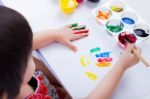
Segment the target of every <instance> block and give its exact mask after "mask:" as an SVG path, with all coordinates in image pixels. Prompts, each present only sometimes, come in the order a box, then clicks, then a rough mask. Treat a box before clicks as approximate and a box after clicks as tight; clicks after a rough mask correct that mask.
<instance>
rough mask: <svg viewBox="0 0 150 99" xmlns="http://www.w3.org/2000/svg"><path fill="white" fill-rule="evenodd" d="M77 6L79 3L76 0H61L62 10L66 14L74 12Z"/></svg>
mask: <svg viewBox="0 0 150 99" xmlns="http://www.w3.org/2000/svg"><path fill="white" fill-rule="evenodd" d="M77 5H78V3H77V1H76V0H60V7H61V10H62V11H63V12H64V13H66V14H70V13H72V12H74V10H75V9H76V7H77Z"/></svg>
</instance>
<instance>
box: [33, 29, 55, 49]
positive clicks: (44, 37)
mask: <svg viewBox="0 0 150 99" xmlns="http://www.w3.org/2000/svg"><path fill="white" fill-rule="evenodd" d="M55 36H56V30H46V31H42V32H38V33H34V35H33V46H32V49H33V50H35V49H39V48H41V47H43V46H45V45H47V44H49V43H52V42H54V41H55Z"/></svg>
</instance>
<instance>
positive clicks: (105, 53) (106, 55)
mask: <svg viewBox="0 0 150 99" xmlns="http://www.w3.org/2000/svg"><path fill="white" fill-rule="evenodd" d="M110 53H111V52H103V53H100V54H96V55H95V57H96V58H99V57H105V58H109V57H110Z"/></svg>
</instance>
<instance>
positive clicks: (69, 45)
mask: <svg viewBox="0 0 150 99" xmlns="http://www.w3.org/2000/svg"><path fill="white" fill-rule="evenodd" d="M63 44H64V45H65V46H66V47H68V48H70V49H71V50H73V51H77V47H76V46H74V45H73V44H72V43H71V42H70V41H68V40H66V41H64V42H63Z"/></svg>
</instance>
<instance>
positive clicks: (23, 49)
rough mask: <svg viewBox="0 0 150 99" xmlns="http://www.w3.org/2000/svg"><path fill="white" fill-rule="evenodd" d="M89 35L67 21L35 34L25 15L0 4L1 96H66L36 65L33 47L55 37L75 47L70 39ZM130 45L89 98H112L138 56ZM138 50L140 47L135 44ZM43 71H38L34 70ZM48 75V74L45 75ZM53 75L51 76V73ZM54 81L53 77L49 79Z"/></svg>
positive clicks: (34, 98)
mask: <svg viewBox="0 0 150 99" xmlns="http://www.w3.org/2000/svg"><path fill="white" fill-rule="evenodd" d="M87 35H88V30H75V29H74V28H73V27H72V25H68V26H66V27H63V28H61V29H58V30H47V31H43V32H42V33H38V34H36V35H33V33H32V31H31V28H30V26H29V24H28V22H27V21H26V20H25V18H24V17H23V16H22V15H20V14H19V13H18V12H16V11H14V10H12V9H9V8H7V7H3V6H0V55H1V57H0V99H23V98H25V99H50V98H51V99H59V98H60V99H63V98H69V97H65V96H61V95H59V94H58V91H57V90H56V88H55V87H54V86H53V85H52V84H51V83H50V82H49V80H48V79H47V77H46V76H49V74H48V71H47V70H46V69H44V68H43V67H42V68H41V67H35V64H34V62H33V59H32V55H31V51H32V50H34V49H38V48H40V47H43V46H45V45H47V44H49V43H52V42H54V41H56V42H58V43H61V44H63V45H65V46H67V47H69V48H70V49H72V50H74V51H76V50H77V48H76V47H75V46H74V45H72V44H71V42H70V41H72V40H77V39H80V38H82V37H85V36H87ZM133 48H135V46H134V45H130V44H129V46H128V48H127V49H126V51H125V52H124V53H123V54H122V56H121V57H120V58H119V61H118V62H117V64H116V66H115V68H114V69H112V71H110V72H109V73H108V75H106V77H105V78H104V80H103V81H102V82H101V83H100V84H98V85H97V87H96V88H95V90H94V91H93V92H92V93H91V94H90V95H89V96H87V97H86V98H88V99H109V98H110V97H111V94H112V93H113V91H114V89H115V87H116V86H117V84H118V82H119V80H120V79H121V76H122V75H123V73H124V72H125V70H127V68H129V67H131V66H132V65H134V64H136V63H137V62H138V61H139V60H138V58H137V57H136V56H134V54H132V50H133ZM136 49H137V50H138V51H139V48H136ZM37 69H38V70H39V69H41V70H40V71H35V70H37ZM45 75H46V76H45ZM48 78H51V77H48ZM50 81H51V80H50Z"/></svg>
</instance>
